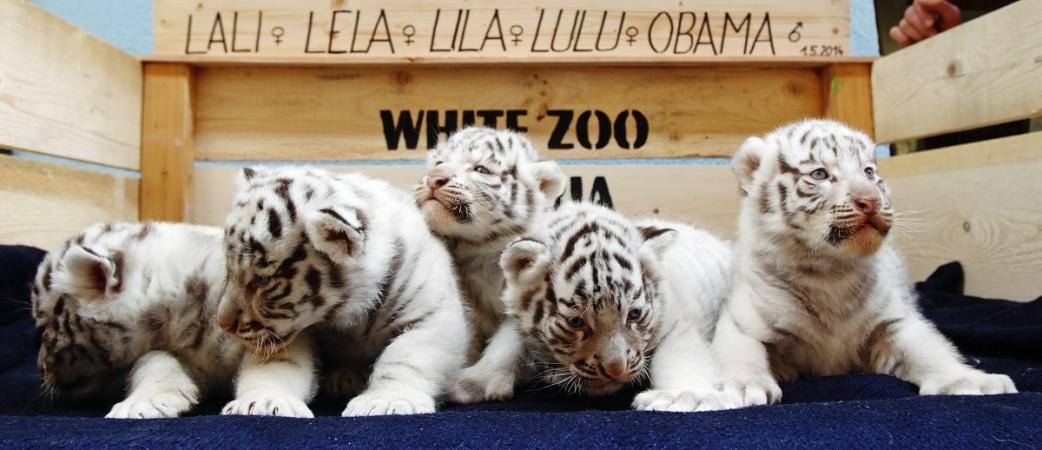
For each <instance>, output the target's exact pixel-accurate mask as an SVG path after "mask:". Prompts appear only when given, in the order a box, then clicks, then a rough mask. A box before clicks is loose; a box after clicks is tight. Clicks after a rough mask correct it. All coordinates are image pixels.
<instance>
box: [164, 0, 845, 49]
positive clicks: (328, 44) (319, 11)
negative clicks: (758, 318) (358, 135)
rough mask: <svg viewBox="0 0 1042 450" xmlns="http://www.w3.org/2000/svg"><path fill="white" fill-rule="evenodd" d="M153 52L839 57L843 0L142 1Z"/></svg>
mask: <svg viewBox="0 0 1042 450" xmlns="http://www.w3.org/2000/svg"><path fill="white" fill-rule="evenodd" d="M153 23H154V35H155V43H156V45H155V47H156V53H157V54H161V55H204V56H220V57H226V58H232V59H242V60H247V59H251V58H264V57H273V56H277V57H287V58H297V59H308V58H324V59H328V58H339V59H343V60H350V61H357V62H366V61H370V60H376V61H381V60H383V61H386V60H394V61H397V62H411V61H416V60H421V59H426V60H439V59H467V58H477V59H486V58H499V59H510V60H524V59H527V58H530V57H536V58H541V59H552V60H569V59H576V58H577V59H582V60H585V61H589V62H593V61H604V60H611V59H617V58H629V57H649V58H655V59H657V60H659V61H677V60H690V59H713V58H716V57H718V56H721V55H722V56H737V57H749V56H751V57H761V56H778V55H785V56H801V57H807V58H822V57H825V58H827V57H832V56H842V55H843V54H845V53H846V52H848V51H849V45H850V2H849V0H793V1H787V2H763V1H754V0H740V1H735V0H700V1H699V2H697V4H694V5H692V4H690V3H689V2H688V3H685V2H684V1H683V0H646V1H643V2H640V3H639V4H635V3H633V2H630V1H626V0H605V1H601V2H598V3H597V4H596V5H593V4H591V3H590V2H584V1H580V0H567V1H548V0H489V1H483V2H466V1H460V0H352V1H350V2H348V1H346V0H333V1H329V0H301V1H297V2H292V3H287V2H283V1H276V0H262V1H258V0H203V1H192V2H188V1H183V0H153Z"/></svg>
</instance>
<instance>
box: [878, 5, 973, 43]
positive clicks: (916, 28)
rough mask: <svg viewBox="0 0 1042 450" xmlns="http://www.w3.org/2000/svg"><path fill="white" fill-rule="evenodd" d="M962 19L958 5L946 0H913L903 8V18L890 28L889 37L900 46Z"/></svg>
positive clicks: (944, 28) (953, 24)
mask: <svg viewBox="0 0 1042 450" xmlns="http://www.w3.org/2000/svg"><path fill="white" fill-rule="evenodd" d="M961 21H962V13H961V12H960V11H959V7H958V6H955V5H954V4H952V3H951V2H950V1H948V0H915V1H914V3H912V6H909V7H908V9H906V10H905V15H904V18H902V19H901V22H900V23H898V24H897V26H895V27H892V28H890V37H892V38H894V40H895V41H897V43H898V44H901V46H902V47H907V46H909V45H912V44H914V43H916V42H919V41H921V40H923V39H926V38H928V37H931V36H933V35H935V34H937V33H939V32H941V31H945V30H947V29H949V28H952V27H954V26H956V25H958V24H959V22H961Z"/></svg>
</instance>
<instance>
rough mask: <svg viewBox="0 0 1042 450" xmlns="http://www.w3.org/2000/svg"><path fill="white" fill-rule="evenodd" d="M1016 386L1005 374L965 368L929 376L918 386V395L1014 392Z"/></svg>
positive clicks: (1015, 391)
mask: <svg viewBox="0 0 1042 450" xmlns="http://www.w3.org/2000/svg"><path fill="white" fill-rule="evenodd" d="M1015 393H1017V387H1016V386H1015V385H1014V384H1013V380H1012V379H1010V378H1009V377H1008V376H1006V375H1000V374H991V373H984V372H980V371H977V370H967V371H965V372H962V373H956V374H949V375H947V376H938V377H934V378H931V379H929V380H927V381H925V382H924V383H923V385H922V386H920V387H919V394H920V395H991V394H1015Z"/></svg>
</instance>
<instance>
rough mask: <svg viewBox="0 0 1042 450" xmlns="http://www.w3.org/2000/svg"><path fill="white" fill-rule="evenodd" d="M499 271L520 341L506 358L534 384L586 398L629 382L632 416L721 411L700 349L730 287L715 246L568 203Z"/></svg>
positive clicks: (507, 254)
mask: <svg viewBox="0 0 1042 450" xmlns="http://www.w3.org/2000/svg"><path fill="white" fill-rule="evenodd" d="M500 265H501V266H502V269H503V271H504V273H505V275H506V281H507V283H506V285H507V287H506V291H505V293H504V296H503V301H504V302H505V303H506V305H507V307H508V311H509V314H510V315H511V317H513V318H514V319H515V321H516V323H517V328H516V329H515V330H516V332H518V333H520V336H518V339H517V340H516V342H517V346H516V347H515V348H513V349H511V350H512V351H511V353H512V356H513V357H521V358H523V359H524V360H525V361H526V362H527V364H526V366H527V367H528V369H529V370H530V371H531V372H532V373H533V374H535V375H536V376H537V377H538V378H540V379H541V380H542V381H544V382H545V383H547V384H549V385H554V386H561V387H563V388H564V389H566V390H568V391H571V392H575V393H582V394H587V395H605V394H610V393H613V392H615V391H618V390H619V389H621V388H622V387H623V386H625V385H627V384H630V383H640V384H642V385H646V386H648V389H647V390H645V391H643V392H641V393H640V394H638V395H637V396H636V398H635V399H634V401H633V407H634V408H636V409H639V410H658V411H703V410H715V409H721V408H724V407H726V406H727V405H726V404H725V403H724V399H723V398H722V397H721V396H720V394H719V392H718V391H717V389H716V364H715V362H714V360H713V358H712V356H711V353H710V351H709V345H708V339H709V338H710V336H711V335H712V333H713V328H714V325H715V323H716V318H717V313H718V310H719V307H720V304H721V302H722V301H723V299H724V296H725V295H726V294H727V292H728V289H729V287H730V281H731V249H730V247H729V246H728V244H727V243H726V242H723V241H721V240H720V239H717V238H716V237H713V236H712V235H710V234H709V233H706V232H704V231H700V230H696V229H694V228H692V227H690V226H687V225H684V224H679V223H670V222H663V221H659V220H645V221H638V222H636V223H631V222H629V221H628V220H627V219H625V218H624V217H622V216H621V215H620V214H618V213H616V212H614V211H612V210H609V209H607V208H604V207H602V206H597V205H593V204H585V203H568V204H565V205H563V206H561V208H560V209H559V210H558V211H556V212H554V213H552V214H551V215H550V216H549V217H547V225H546V227H545V228H542V232H541V233H533V234H530V235H529V236H528V237H524V238H520V239H517V240H515V241H514V242H512V243H511V244H510V245H509V246H508V247H507V249H506V250H505V251H504V252H503V255H502V259H501V262H500ZM522 342H523V343H522ZM501 351H503V350H501ZM522 355H523V356H522ZM501 357H504V356H502V355H501Z"/></svg>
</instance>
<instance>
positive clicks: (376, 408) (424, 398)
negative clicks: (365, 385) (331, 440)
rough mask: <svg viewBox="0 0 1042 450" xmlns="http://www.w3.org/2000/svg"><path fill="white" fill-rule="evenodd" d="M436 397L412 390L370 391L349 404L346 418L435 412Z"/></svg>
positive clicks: (345, 411) (346, 409)
mask: <svg viewBox="0 0 1042 450" xmlns="http://www.w3.org/2000/svg"><path fill="white" fill-rule="evenodd" d="M434 409H435V408H434V397H431V396H430V395H427V394H424V393H422V392H419V391H416V390H412V389H395V390H393V391H392V390H390V389H387V390H381V391H376V392H373V391H368V392H365V393H363V394H362V395H359V396H358V397H355V398H353V399H351V401H350V402H347V408H345V409H344V412H343V414H341V415H342V416H344V417H357V416H385V415H389V414H428V413H433V412H434Z"/></svg>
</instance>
